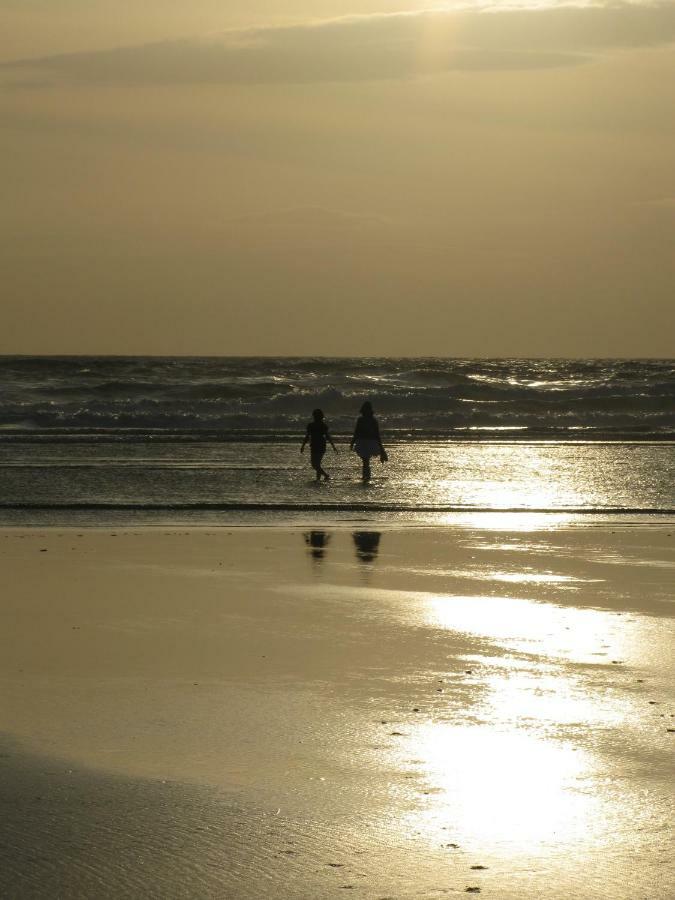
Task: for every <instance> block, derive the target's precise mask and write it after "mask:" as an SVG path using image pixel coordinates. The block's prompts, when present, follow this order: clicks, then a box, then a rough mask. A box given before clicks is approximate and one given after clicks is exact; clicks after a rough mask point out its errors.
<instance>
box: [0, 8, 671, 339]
mask: <svg viewBox="0 0 675 900" xmlns="http://www.w3.org/2000/svg"><path fill="white" fill-rule="evenodd" d="M0 59H1V60H2V66H1V67H0V117H1V124H2V130H1V135H0V166H1V171H2V203H1V204H0V238H1V240H0V267H1V268H0V273H1V277H2V282H1V283H2V295H1V297H0V326H1V327H0V353H194V354H202V353H208V354H236V353H264V354H274V355H287V354H321V355H332V354H337V355H380V354H401V355H448V356H482V355H488V356H492V355H497V356H512V355H519V356H546V355H557V356H615V355H616V356H652V355H655V356H673V355H675V341H674V339H673V335H674V334H675V2H672V0H671V2H666V3H663V2H662V3H647V2H634V3H623V2H596V3H577V4H574V5H572V4H567V3H557V2H550V3H544V2H532V3H530V4H529V5H527V4H520V3H518V2H513V0H509V2H499V0H494V2H492V3H489V2H486V3H482V4H479V5H477V4H471V3H463V4H459V3H446V4H433V3H415V2H407V3H406V0H400V2H398V3H395V2H386V0H371V2H367V0H351V2H350V0H311V2H310V0H275V2H273V0H246V2H244V0H227V2H224V0H191V2H190V3H186V2H185V0H161V2H160V0H144V2H143V3H140V2H139V0H114V2H113V0H0Z"/></svg>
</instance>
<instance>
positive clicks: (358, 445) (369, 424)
mask: <svg viewBox="0 0 675 900" xmlns="http://www.w3.org/2000/svg"><path fill="white" fill-rule="evenodd" d="M360 412H361V415H360V416H359V417H358V419H357V420H356V425H355V426H354V435H353V437H352V440H351V443H350V445H349V449H350V450H354V452H355V453H356V454H357V456H359V457H360V458H361V463H362V471H361V477H362V478H363V481H364V482H368V481H370V478H371V471H370V458H371V457H372V456H379V457H380V462H383V463H384V462H386V461H387V459H388V456H387V451H386V450H385V449H384V446H383V445H382V439H381V438H380V427H379V425H378V424H377V419H376V418H375V414H374V413H373V405H372V403H371V402H370V400H366V402H365V403H364V404H363V405H362V407H361V410H360Z"/></svg>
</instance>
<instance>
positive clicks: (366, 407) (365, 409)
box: [361, 400, 373, 416]
mask: <svg viewBox="0 0 675 900" xmlns="http://www.w3.org/2000/svg"><path fill="white" fill-rule="evenodd" d="M361 415H362V416H372V415H373V404H372V403H371V402H370V400H366V402H365V403H364V404H363V405H362V406H361Z"/></svg>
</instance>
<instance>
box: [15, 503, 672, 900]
mask: <svg viewBox="0 0 675 900" xmlns="http://www.w3.org/2000/svg"><path fill="white" fill-rule="evenodd" d="M476 519H477V521H476V524H475V525H471V526H467V527H463V528H451V527H446V528H388V529H385V530H377V529H376V528H374V527H373V526H372V525H369V526H364V527H363V530H361V528H359V527H357V526H354V527H353V528H350V527H347V526H344V525H342V526H340V527H327V526H326V527H324V528H323V529H322V530H321V531H313V532H312V531H310V529H306V528H290V527H273V528H229V529H228V528H218V529H217V528H211V529H208V528H201V529H200V528H195V529H190V530H184V529H183V530H180V529H168V528H167V529H162V528H155V529H133V530H132V529H117V530H115V529H91V530H76V529H63V528H61V529H48V530H36V529H21V530H16V529H14V530H11V529H4V530H2V531H0V559H1V560H2V571H3V576H4V589H3V592H2V601H1V604H0V616H1V627H0V677H1V679H2V691H1V697H2V699H1V703H0V732H2V741H1V744H2V746H1V747H0V750H1V753H0V799H1V801H2V809H3V815H2V820H1V821H2V824H1V825H0V894H1V895H2V896H3V897H11V898H42V897H44V898H55V897H67V898H80V897H81V898H99V897H100V898H118V897H119V898H122V897H124V898H127V897H128V898H138V897H162V898H173V897H176V898H179V897H185V898H188V897H189V898H199V897H205V898H206V897H214V898H217V897H223V898H253V897H256V898H258V897H263V896H265V897H268V896H269V897H284V898H285V897H288V898H321V897H331V896H341V895H342V893H343V891H350V892H351V893H352V894H354V895H356V896H361V897H366V898H373V900H375V898H380V900H384V898H388V897H391V898H394V897H396V898H399V897H400V898H404V897H430V898H431V897H445V896H453V895H459V894H465V893H479V892H480V893H482V894H483V895H485V896H489V897H495V898H500V900H511V898H514V900H515V898H523V897H533V898H562V897H575V898H576V897H578V898H608V900H609V898H613V900H617V898H625V900H636V898H645V900H647V898H649V900H654V898H663V900H666V898H668V897H672V883H673V865H672V852H671V851H672V842H671V837H670V835H669V827H670V823H671V821H672V814H673V807H672V784H671V782H672V771H673V769H672V760H673V748H674V747H675V717H674V714H675V697H674V696H673V683H674V681H673V675H674V674H675V672H674V664H673V654H672V646H673V644H672V641H673V631H674V628H673V609H674V607H673V599H674V594H675V591H674V590H673V588H674V586H675V532H674V531H673V529H672V528H668V527H667V526H651V527H650V526H646V525H645V526H640V525H636V526H632V527H628V526H621V525H610V524H608V525H605V526H594V527H582V526H580V525H574V524H572V525H566V524H558V525H557V526H556V527H548V526H547V525H546V522H545V521H544V520H541V519H538V518H537V517H528V516H521V517H518V516H515V517H508V516H504V517H501V518H499V517H496V519H495V520H494V521H491V522H490V525H491V526H494V527H485V526H483V527H481V520H480V517H476ZM483 521H485V522H488V520H487V519H486V520H483Z"/></svg>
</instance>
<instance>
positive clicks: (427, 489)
mask: <svg viewBox="0 0 675 900" xmlns="http://www.w3.org/2000/svg"><path fill="white" fill-rule="evenodd" d="M388 449H389V462H388V463H386V464H384V465H381V464H380V463H379V462H377V461H376V462H374V464H373V470H374V477H373V480H372V482H371V483H370V484H368V485H363V484H362V483H361V481H360V463H359V460H358V458H357V457H356V456H355V455H354V454H353V453H350V452H349V448H348V445H346V444H344V443H342V444H338V450H339V452H338V454H334V453H333V452H332V450H329V451H328V453H327V455H326V458H325V463H324V464H325V467H326V468H327V470H328V471H329V472H330V474H331V481H330V482H328V483H323V482H322V483H321V484H316V483H315V482H314V480H313V472H312V470H311V469H310V468H309V458H308V456H307V455H305V456H301V455H300V453H299V452H298V451H299V442H298V444H289V443H241V444H238V443H236V444H233V443H199V444H187V445H185V444H175V443H173V444H125V443H122V444H103V443H95V444H75V445H72V446H67V447H64V446H62V445H59V444H54V443H53V442H50V443H49V444H47V445H45V444H33V443H30V444H20V443H12V444H6V445H2V444H0V497H1V502H0V507H1V508H0V522H5V523H31V522H38V523H42V524H50V523H53V524H64V523H68V522H75V521H88V522H91V523H94V524H95V523H105V522H110V521H165V522H171V521H184V520H190V521H193V522H199V521H212V522H215V521H223V522H227V521H233V520H234V519H236V520H237V521H250V522H255V521H261V520H262V519H268V520H269V519H271V518H272V517H273V514H275V513H277V514H280V513H284V514H289V513H298V514H299V513H305V514H307V513H310V512H321V511H324V512H327V511H330V512H333V513H343V514H345V513H346V514H349V513H371V514H373V513H398V514H400V515H407V516H408V521H411V520H412V519H416V520H422V521H423V520H424V515H425V514H432V513H444V512H453V511H454V512H458V511H484V512H489V511H497V510H501V511H505V510H513V511H518V510H519V511H524V512H527V511H529V512H533V511H542V512H546V511H550V512H556V511H557V512H563V511H570V512H578V513H584V514H593V513H596V514H606V513H614V514H617V513H623V514H631V513H632V514H644V515H646V516H647V517H649V516H654V515H657V514H662V515H664V514H665V515H668V514H673V513H675V444H669V443H632V444H626V443H609V444H606V443H605V444H595V443H594V444H570V443H494V442H489V443H448V442H436V443H434V442H421V441H418V442H415V443H398V444H397V443H394V444H390V445H389V447H388ZM122 512H123V513H124V515H120V514H121V513H122ZM411 517H412V519H411Z"/></svg>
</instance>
